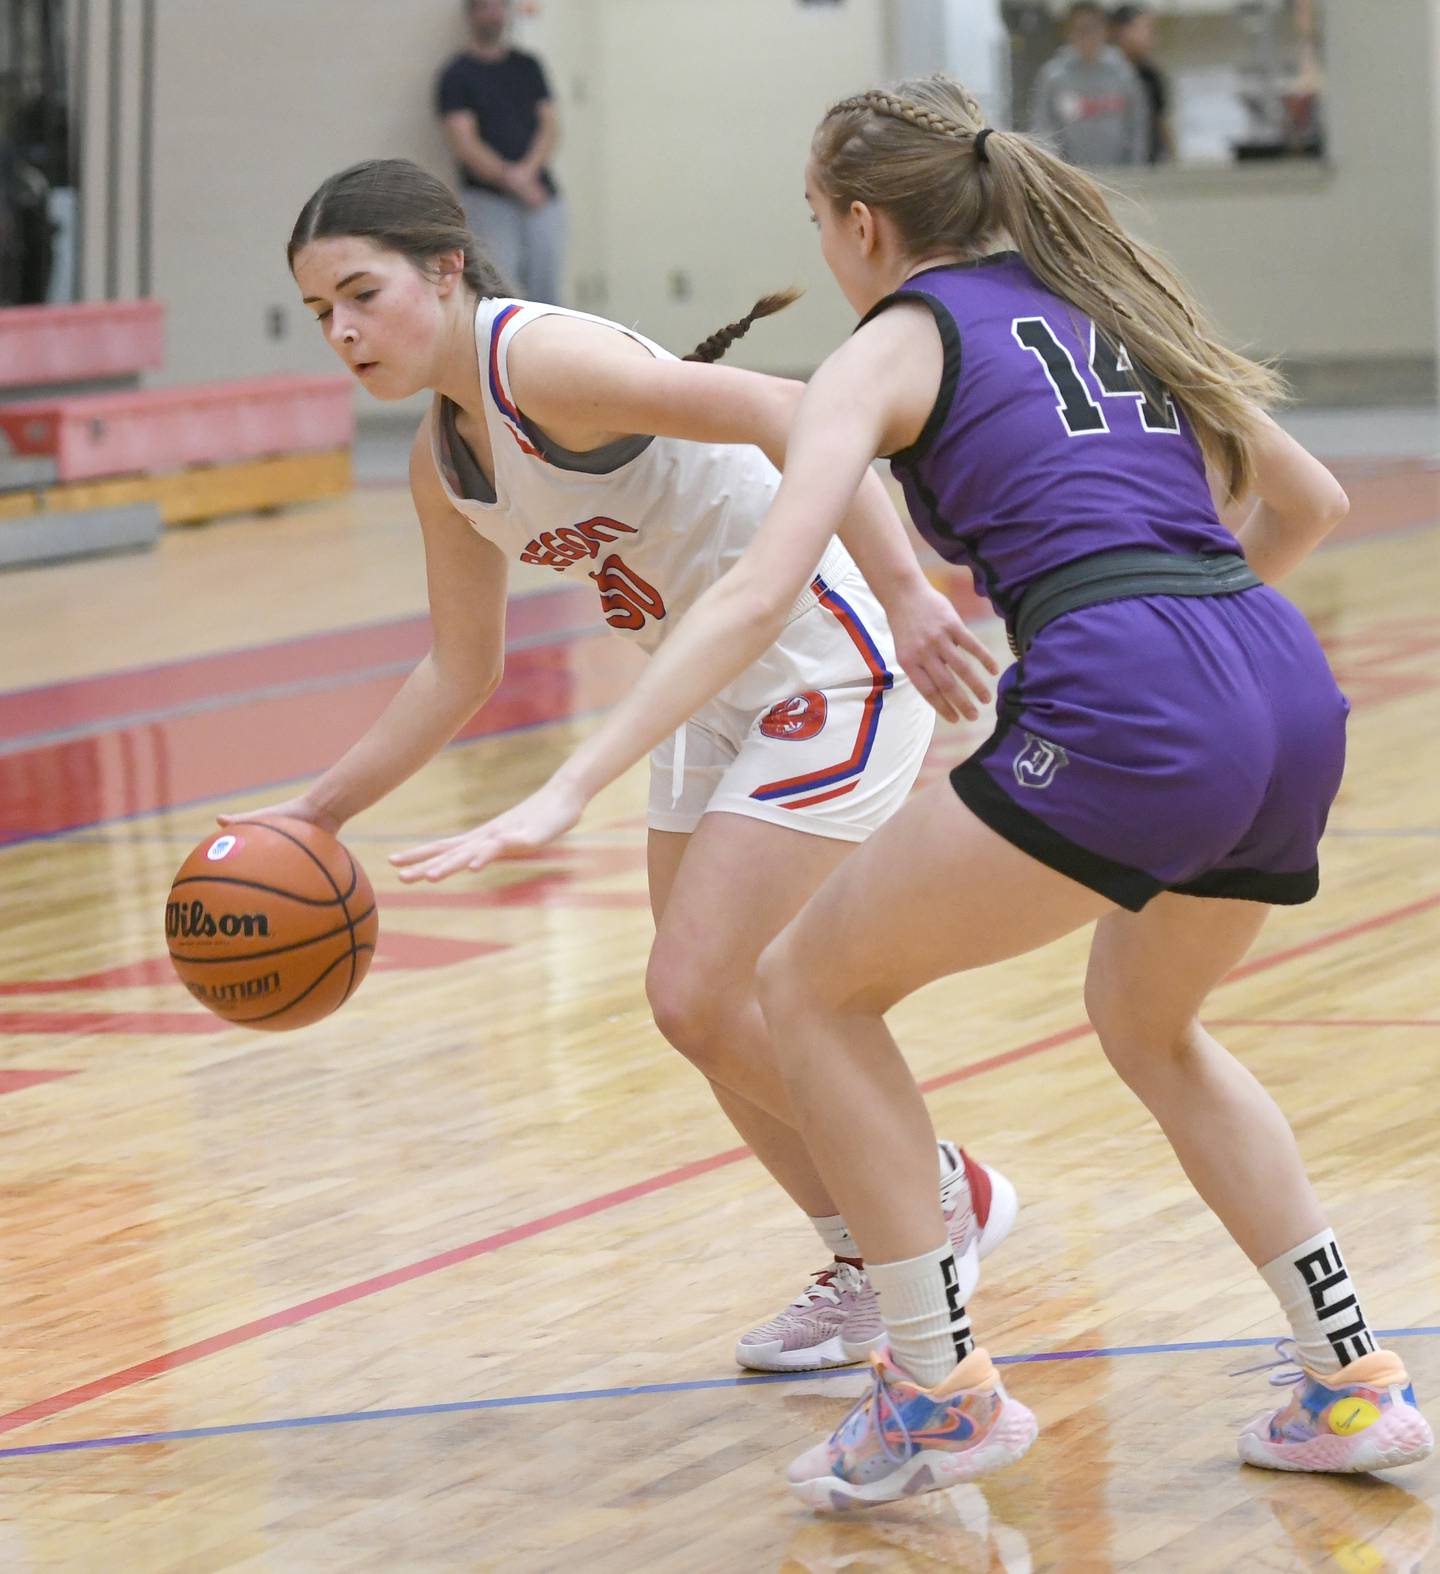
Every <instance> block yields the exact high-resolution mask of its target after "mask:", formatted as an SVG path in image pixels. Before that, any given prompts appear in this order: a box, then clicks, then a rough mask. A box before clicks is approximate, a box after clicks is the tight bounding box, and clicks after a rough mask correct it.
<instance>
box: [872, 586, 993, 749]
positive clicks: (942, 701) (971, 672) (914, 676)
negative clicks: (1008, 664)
mask: <svg viewBox="0 0 1440 1574" xmlns="http://www.w3.org/2000/svg"><path fill="white" fill-rule="evenodd" d="M886 610H887V612H888V613H889V614H890V629H891V633H892V634H893V635H894V639H895V658H896V660H897V661H898V662H899V663H900V665H901V666H902V667H903V668H904V669H905V671H906V673H907V674H908V675H909V677H910V680H911V682H912V683H914V685H915V687H916V688H917V689H919V691H920V693H921V694H922V695H924V697H925V698H926V699H927V700H929V702H930V704H931V705H933V706H934V708H935V709H936V710H937V711H938V712H939V713H940V714H941V715H942V716H943V717H944V718H945V720H946V721H959V720H960V719H961V717H964V719H965V720H966V721H975V720H976V719H977V718H978V717H979V715H980V706H981V705H988V704H989V703H990V699H991V685H990V683H989V682H988V680H987V678H986V674H987V673H988V674H989V675H990V676H991V677H996V676H998V675H999V672H1000V663H999V662H998V661H996V659H995V657H994V656H992V655H991V654H990V652H989V650H988V649H987V648H986V647H985V645H984V644H983V643H982V641H981V640H980V639H979V638H978V637H977V636H976V635H975V634H974V633H973V632H972V630H971V629H970V627H969V625H968V624H967V623H966V622H965V620H964V618H962V617H961V616H960V614H959V613H958V612H957V611H956V610H955V608H954V606H953V605H952V604H951V602H950V599H949V597H947V596H945V595H942V594H941V592H940V591H938V590H936V589H935V588H934V586H932V585H929V584H926V585H925V586H923V587H922V588H921V589H919V590H917V591H915V592H914V593H913V594H911V595H910V596H908V597H907V598H906V600H905V602H904V604H903V605H902V606H899V607H887V609H886Z"/></svg>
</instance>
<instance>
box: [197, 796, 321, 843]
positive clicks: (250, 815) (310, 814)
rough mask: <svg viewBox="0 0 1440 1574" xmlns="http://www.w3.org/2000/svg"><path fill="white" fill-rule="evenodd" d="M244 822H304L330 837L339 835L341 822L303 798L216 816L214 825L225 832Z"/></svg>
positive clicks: (289, 799) (288, 799)
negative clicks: (219, 826)
mask: <svg viewBox="0 0 1440 1574" xmlns="http://www.w3.org/2000/svg"><path fill="white" fill-rule="evenodd" d="M246 820H304V821H305V822H306V823H307V824H309V825H315V826H319V828H320V829H321V830H322V831H329V833H330V834H331V836H338V835H339V834H340V825H341V822H340V821H339V820H337V819H336V818H335V816H334V815H333V814H326V813H325V812H324V811H323V810H321V809H317V808H316V807H315V805H314V804H312V803H310V802H309V801H308V800H306V799H304V798H287V799H286V800H285V802H284V803H270V804H266V806H265V807H264V808H263V809H246V810H244V811H243V813H240V814H217V815H216V816H215V823H216V824H217V825H222V826H224V827H225V829H226V830H229V828H230V827H231V826H232V825H243V824H244V822H245V821H246Z"/></svg>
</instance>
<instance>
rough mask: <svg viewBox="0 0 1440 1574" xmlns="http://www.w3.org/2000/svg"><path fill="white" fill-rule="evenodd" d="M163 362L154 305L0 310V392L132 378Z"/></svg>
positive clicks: (161, 321) (160, 320) (158, 310)
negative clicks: (58, 384) (9, 389)
mask: <svg viewBox="0 0 1440 1574" xmlns="http://www.w3.org/2000/svg"><path fill="white" fill-rule="evenodd" d="M164 362H165V308H164V306H163V305H161V303H160V302H159V301H96V302H86V303H82V304H79V305H74V306H7V307H5V308H4V309H3V310H0V387H4V388H34V387H38V386H41V385H43V384H45V383H81V382H98V381H100V380H102V379H106V378H112V377H134V376H135V375H136V374H137V373H139V372H142V371H148V370H151V369H153V368H155V367H158V366H162V365H163V364H164Z"/></svg>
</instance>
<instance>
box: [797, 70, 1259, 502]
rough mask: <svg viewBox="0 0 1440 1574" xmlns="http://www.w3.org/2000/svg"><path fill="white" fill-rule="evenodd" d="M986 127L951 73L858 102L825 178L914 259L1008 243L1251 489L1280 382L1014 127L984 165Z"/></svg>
mask: <svg viewBox="0 0 1440 1574" xmlns="http://www.w3.org/2000/svg"><path fill="white" fill-rule="evenodd" d="M984 129H985V119H984V116H983V115H982V113H981V111H980V106H979V105H978V104H977V103H976V102H975V100H974V98H972V97H971V95H970V94H969V93H968V92H967V91H966V90H965V89H964V88H963V87H961V86H960V84H959V83H958V82H954V81H951V80H950V78H948V77H944V76H933V77H926V78H924V79H923V80H916V81H909V82H902V83H900V84H899V86H897V87H895V88H893V89H890V90H889V91H883V90H880V91H874V92H869V93H860V94H857V95H856V96H855V97H853V98H847V99H842V100H841V102H840V103H838V104H835V105H834V106H833V107H832V108H831V109H830V110H829V111H828V112H827V114H826V116H825V118H824V119H823V120H822V121H821V122H820V125H819V128H818V129H817V130H816V133H815V141H814V144H813V147H812V150H811V151H812V158H813V167H814V171H815V176H816V179H817V180H818V182H819V184H820V186H821V188H822V189H823V191H824V193H825V195H826V196H827V197H828V198H829V199H830V201H831V202H833V203H834V205H835V207H836V209H837V210H839V211H845V210H847V209H848V208H849V207H850V204H851V203H853V202H863V203H865V204H866V205H867V206H868V207H871V208H875V209H879V210H880V211H882V212H884V213H885V214H886V215H887V216H888V217H889V219H890V220H891V222H892V223H893V224H894V226H895V229H896V231H897V232H898V234H899V238H900V243H901V245H902V246H903V247H904V249H905V254H906V256H907V257H909V258H912V259H913V260H915V261H916V262H925V261H930V260H936V261H939V260H941V259H943V258H948V257H957V258H963V257H973V256H978V255H982V254H983V253H984V252H986V251H987V250H991V249H994V246H995V244H996V243H997V241H999V240H1000V239H1002V238H1003V237H1004V236H1006V235H1008V236H1009V237H1010V239H1011V240H1013V241H1014V243H1015V246H1016V247H1017V248H1018V250H1019V252H1020V255H1021V256H1022V257H1023V258H1024V259H1025V262H1026V265H1027V266H1028V267H1029V269H1030V271H1031V272H1032V273H1033V274H1034V275H1035V276H1036V278H1037V279H1039V280H1040V282H1041V283H1042V284H1044V285H1045V287H1046V288H1047V289H1050V290H1053V291H1054V293H1055V294H1056V295H1058V296H1060V297H1061V298H1062V299H1064V300H1066V301H1068V302H1069V303H1070V304H1071V305H1072V306H1074V307H1075V308H1076V309H1077V310H1078V311H1080V312H1082V313H1083V314H1084V315H1085V316H1086V317H1089V318H1090V319H1091V321H1092V322H1094V323H1095V324H1096V326H1097V327H1098V328H1099V329H1100V330H1101V331H1102V332H1103V333H1104V334H1105V335H1106V336H1107V337H1108V338H1110V339H1111V340H1112V342H1114V343H1115V344H1117V345H1121V346H1123V347H1124V349H1125V351H1126V353H1127V355H1128V356H1129V358H1130V362H1131V364H1132V365H1133V366H1135V367H1137V368H1143V369H1144V372H1145V373H1146V374H1148V375H1149V376H1150V377H1153V378H1155V379H1157V380H1158V381H1159V382H1161V383H1162V384H1164V386H1165V387H1166V388H1167V389H1169V391H1170V393H1171V394H1172V395H1173V396H1174V397H1175V399H1176V400H1177V401H1178V402H1179V403H1180V405H1181V406H1182V407H1183V409H1184V411H1185V414H1186V416H1187V417H1188V418H1189V421H1190V424H1191V427H1192V428H1193V429H1194V432H1195V436H1196V438H1197V439H1198V440H1199V443H1200V447H1201V449H1202V450H1203V452H1204V454H1205V457H1206V459H1207V461H1208V462H1209V463H1210V465H1211V466H1212V468H1213V469H1215V470H1216V471H1218V472H1219V474H1220V475H1221V476H1222V477H1223V478H1224V480H1225V483H1226V485H1227V486H1228V488H1229V490H1230V492H1231V493H1232V495H1238V494H1240V493H1243V492H1244V491H1246V490H1247V489H1248V488H1249V486H1250V484H1251V481H1252V479H1253V475H1254V459H1253V453H1254V443H1255V438H1256V432H1257V424H1258V423H1257V416H1256V411H1257V407H1258V408H1260V409H1263V408H1265V407H1266V406H1268V405H1271V404H1274V403H1276V402H1277V401H1279V400H1280V399H1282V398H1283V397H1284V394H1285V388H1284V384H1283V382H1282V380H1281V379H1280V377H1279V376H1278V375H1277V374H1276V373H1275V372H1274V371H1273V370H1272V369H1271V368H1270V367H1268V366H1264V365H1261V364H1260V363H1259V362H1257V361H1254V360H1251V359H1249V358H1248V357H1246V356H1244V355H1241V354H1239V353H1237V352H1236V351H1234V350H1232V349H1229V348H1228V347H1227V346H1226V345H1224V344H1222V343H1221V342H1220V340H1219V338H1218V337H1217V335H1216V333H1215V331H1214V329H1213V328H1211V327H1210V325H1209V324H1208V323H1207V322H1206V321H1205V320H1204V318H1203V316H1202V314H1201V312H1200V308H1199V306H1198V305H1197V304H1196V302H1195V300H1194V299H1193V297H1192V296H1191V294H1190V292H1189V290H1188V289H1187V288H1186V286H1185V285H1184V284H1183V283H1182V282H1181V281H1180V279H1179V278H1178V277H1177V275H1176V274H1175V272H1174V270H1173V269H1172V268H1171V267H1170V265H1169V264H1168V263H1167V262H1165V261H1164V259H1163V258H1161V257H1160V256H1159V255H1158V253H1156V252H1154V251H1152V250H1151V249H1150V247H1148V246H1146V245H1144V244H1142V243H1141V242H1140V241H1137V240H1134V239H1132V238H1131V237H1130V236H1128V235H1127V234H1126V233H1125V231H1124V230H1123V229H1122V228H1121V227H1120V225H1119V224H1118V223H1117V222H1116V220H1115V218H1114V216H1113V214H1112V213H1111V212H1110V208H1109V205H1108V203H1107V202H1106V199H1105V193H1104V191H1103V190H1102V189H1101V187H1100V186H1099V185H1097V183H1096V182H1095V181H1093V180H1092V179H1091V178H1090V177H1089V176H1088V175H1085V174H1083V173H1082V172H1081V171H1080V170H1078V169H1075V168H1073V167H1072V166H1071V165H1069V164H1066V163H1064V162H1063V161H1062V160H1061V159H1059V158H1057V157H1056V156H1055V155H1054V154H1053V153H1050V152H1048V151H1047V150H1046V149H1045V148H1044V147H1042V146H1041V145H1040V144H1039V143H1038V142H1035V141H1033V140H1032V139H1031V138H1029V137H1026V136H1022V135H1020V134H1019V133H1017V132H1013V131H992V132H991V134H990V135H989V136H988V137H987V138H986V139H985V144H984V149H983V151H984V157H983V159H982V158H978V157H977V156H976V153H975V136H976V133H977V132H979V131H981V130H984Z"/></svg>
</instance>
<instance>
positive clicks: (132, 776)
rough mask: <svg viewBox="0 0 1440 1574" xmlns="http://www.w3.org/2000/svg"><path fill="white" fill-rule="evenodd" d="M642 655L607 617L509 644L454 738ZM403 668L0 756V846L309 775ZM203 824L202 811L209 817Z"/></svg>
mask: <svg viewBox="0 0 1440 1574" xmlns="http://www.w3.org/2000/svg"><path fill="white" fill-rule="evenodd" d="M639 661H640V657H639V655H638V653H637V652H636V651H635V649H634V648H633V647H632V646H630V645H628V644H626V643H625V642H624V641H622V640H617V639H612V638H611V637H610V634H609V631H608V630H607V629H605V628H604V626H603V625H601V626H599V627H597V629H596V631H595V632H594V633H593V634H585V635H582V636H581V637H580V638H579V639H577V640H575V641H572V642H570V643H567V644H542V645H536V646H532V647H531V648H529V649H526V650H519V651H512V652H510V653H509V654H508V655H507V656H506V659H505V676H504V678H503V679H502V680H501V684H500V687H499V688H498V689H497V690H496V692H495V694H494V696H493V697H492V698H491V699H490V700H489V701H488V702H487V703H486V705H485V706H484V707H483V708H482V709H481V710H480V711H479V712H478V713H477V714H476V716H475V717H474V718H473V719H472V720H471V721H470V722H469V723H467V725H466V726H465V727H463V728H462V729H461V730H460V732H459V734H458V735H457V741H460V742H463V741H466V740H469V739H472V738H479V737H482V736H489V735H491V734H494V733H501V732H513V731H515V730H517V729H518V728H522V727H532V726H538V725H540V724H542V723H545V722H556V721H566V720H569V719H570V718H572V717H574V716H576V715H579V714H584V713H585V712H587V711H591V710H595V709H598V708H600V707H601V706H605V705H609V704H612V703H613V702H614V701H615V700H617V699H618V698H619V697H620V695H621V694H622V693H623V692H624V691H625V690H626V689H627V688H628V687H629V685H630V684H631V683H632V682H633V681H634V676H635V672H636V668H637V666H638V664H639ZM402 682H404V676H403V674H399V673H397V674H395V675H394V676H390V677H379V678H366V679H362V680H359V681H352V682H343V681H342V684H341V686H337V687H336V688H334V689H331V690H328V691H327V692H325V693H323V694H318V693H298V694H277V695H271V696H268V697H263V698H258V699H254V700H252V701H237V704H236V705H235V706H234V707H233V708H221V709H215V710H197V711H193V712H188V713H186V712H181V713H179V714H177V715H174V716H168V717H165V718H162V719H159V720H155V721H150V722H146V723H144V724H142V725H139V726H135V727H125V728H117V729H115V730H112V731H107V732H102V733H99V734H97V735H95V736H91V737H83V738H75V739H71V740H69V741H66V742H60V743H50V744H43V745H40V746H38V747H36V748H33V749H26V750H21V751H18V752H16V753H14V754H10V755H7V756H5V757H4V758H3V759H0V798H3V800H4V802H5V819H4V823H3V824H0V846H3V845H5V844H7V843H10V842H18V841H26V840H29V839H31V838H33V837H37V836H52V835H55V834H56V833H57V832H61V831H66V830H71V829H74V828H76V827H78V826H82V825H93V824H95V823H96V822H97V821H100V820H115V819H123V818H126V817H128V816H131V815H136V814H145V813H148V812H150V811H152V810H155V809H168V808H172V807H174V806H176V805H177V804H187V803H194V802H196V801H198V800H201V799H211V798H221V797H231V796H234V795H235V794H237V793H243V792H247V791H256V790H259V789H261V788H262V787H265V786H267V785H268V784H270V783H274V782H287V781H293V780H296V779H297V778H299V777H302V776H310V775H316V774H318V773H319V772H321V771H323V770H324V769H326V768H327V767H328V766H329V765H331V764H333V763H334V761H335V760H336V759H338V758H339V756H340V755H341V754H342V753H344V751H345V750H346V749H347V748H349V747H350V745H351V744H352V743H353V742H354V741H355V739H356V738H357V737H358V736H359V735H360V733H361V732H363V731H364V729H365V728H366V727H367V726H368V725H369V724H370V723H371V722H372V721H373V720H374V719H375V717H376V716H378V715H379V714H380V711H381V710H382V709H383V708H384V706H385V705H386V703H387V702H388V701H389V700H390V698H391V696H392V695H393V694H394V693H395V691H396V690H397V689H398V688H399V687H400V685H401V683H402ZM205 821H206V823H207V824H208V822H209V816H208V815H206V816H205Z"/></svg>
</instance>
